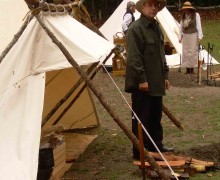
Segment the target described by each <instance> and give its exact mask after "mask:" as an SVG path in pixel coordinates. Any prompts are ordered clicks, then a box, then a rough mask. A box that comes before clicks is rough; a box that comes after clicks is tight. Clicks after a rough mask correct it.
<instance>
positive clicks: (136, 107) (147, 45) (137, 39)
mask: <svg viewBox="0 0 220 180" xmlns="http://www.w3.org/2000/svg"><path fill="white" fill-rule="evenodd" d="M165 5H166V0H139V1H138V2H137V3H136V9H137V11H139V12H140V13H141V16H140V18H139V19H138V20H136V21H135V22H133V23H132V24H131V26H130V27H129V29H128V32H127V35H126V41H127V65H126V76H125V91H126V92H128V93H131V99H132V109H133V111H134V112H135V114H136V115H137V117H138V118H139V119H140V121H141V123H142V124H143V125H144V127H145V128H146V130H147V131H148V133H149V134H150V136H151V138H152V139H153V141H154V142H155V144H156V145H157V147H158V148H159V150H160V151H161V152H167V151H173V148H167V147H165V146H164V145H163V143H162V141H163V128H162V125H161V118H162V96H164V95H165V89H168V88H169V86H170V84H169V81H168V71H169V68H168V66H167V63H166V59H165V52H164V37H163V34H162V31H161V29H160V27H159V24H158V22H157V21H156V20H155V16H156V15H157V13H158V12H159V11H160V10H162V9H163V8H164V7H165ZM137 124H138V121H137V119H136V117H135V116H134V114H133V113H132V132H133V133H134V134H135V135H136V136H137V137H138V125H137ZM144 146H145V148H146V149H147V150H148V151H156V148H155V146H154V145H153V144H152V142H151V141H150V139H149V138H148V136H147V135H146V134H145V133H144ZM133 157H134V158H139V151H138V150H137V149H136V148H135V147H133Z"/></svg>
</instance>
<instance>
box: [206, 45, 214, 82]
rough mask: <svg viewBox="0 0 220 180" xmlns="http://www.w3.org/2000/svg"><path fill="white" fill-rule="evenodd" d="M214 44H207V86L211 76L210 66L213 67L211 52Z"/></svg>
mask: <svg viewBox="0 0 220 180" xmlns="http://www.w3.org/2000/svg"><path fill="white" fill-rule="evenodd" d="M214 46H215V45H214V44H211V43H208V54H207V56H208V57H207V60H208V61H207V65H208V67H207V85H209V81H210V78H209V77H210V75H211V74H212V72H211V71H212V66H213V62H212V52H213V49H214Z"/></svg>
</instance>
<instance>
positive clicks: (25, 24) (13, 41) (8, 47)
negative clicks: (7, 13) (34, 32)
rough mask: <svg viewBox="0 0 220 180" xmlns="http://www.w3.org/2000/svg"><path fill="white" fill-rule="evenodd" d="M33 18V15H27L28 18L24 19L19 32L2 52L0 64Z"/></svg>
mask: <svg viewBox="0 0 220 180" xmlns="http://www.w3.org/2000/svg"><path fill="white" fill-rule="evenodd" d="M32 18H33V15H31V17H27V18H26V20H25V21H24V23H23V25H22V26H21V28H20V29H19V31H18V32H17V34H15V35H14V38H13V39H12V40H11V42H10V43H9V44H8V46H7V47H6V48H5V50H4V51H3V52H2V54H1V56H0V64H1V62H2V61H3V59H4V57H5V56H6V55H7V54H8V52H9V51H10V50H11V48H12V47H13V46H14V45H15V43H16V42H18V39H19V38H20V37H21V35H22V33H23V32H24V30H25V29H26V27H27V25H28V23H29V22H30V21H31V19H32Z"/></svg>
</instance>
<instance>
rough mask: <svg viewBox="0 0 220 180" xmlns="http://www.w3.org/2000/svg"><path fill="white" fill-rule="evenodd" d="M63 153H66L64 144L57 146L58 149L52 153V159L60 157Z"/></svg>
mask: <svg viewBox="0 0 220 180" xmlns="http://www.w3.org/2000/svg"><path fill="white" fill-rule="evenodd" d="M55 150H56V149H55ZM64 154H66V148H65V145H62V146H61V147H58V150H56V152H55V153H54V154H53V157H54V161H56V160H57V159H59V158H60V157H62V156H63V155H64Z"/></svg>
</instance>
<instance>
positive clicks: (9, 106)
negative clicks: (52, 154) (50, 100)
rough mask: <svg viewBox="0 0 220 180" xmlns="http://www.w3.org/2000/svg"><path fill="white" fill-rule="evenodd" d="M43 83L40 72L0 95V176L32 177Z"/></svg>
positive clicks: (39, 123)
mask: <svg viewBox="0 0 220 180" xmlns="http://www.w3.org/2000/svg"><path fill="white" fill-rule="evenodd" d="M1 69H2V68H1ZM44 84H45V76H44V73H42V74H38V75H35V76H29V77H28V78H25V79H23V80H22V81H20V82H18V83H17V84H16V85H15V86H13V87H11V88H10V89H8V91H6V92H5V93H4V94H0V102H1V107H0V132H1V136H0V144H1V148H0V160H1V161H0V166H1V171H0V172H1V173H0V179H8V180H14V179H22V180H32V179H33V180H34V179H36V173H37V172H36V169H37V164H38V158H37V156H38V151H39V141H40V136H39V135H40V132H41V128H40V127H41V121H40V119H41V113H42V110H43V104H42V101H43V99H44ZM1 85H2V84H1ZM2 101H3V102H4V103H3V104H2Z"/></svg>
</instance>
